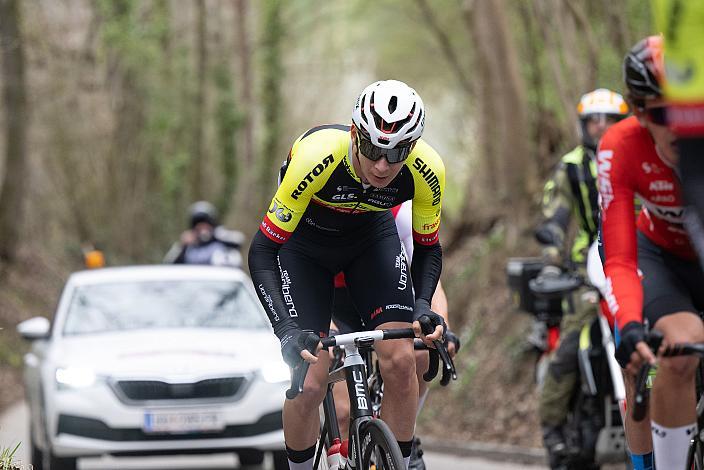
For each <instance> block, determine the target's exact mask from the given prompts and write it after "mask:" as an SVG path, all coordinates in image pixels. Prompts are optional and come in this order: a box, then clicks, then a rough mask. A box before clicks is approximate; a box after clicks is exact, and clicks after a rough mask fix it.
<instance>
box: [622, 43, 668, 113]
mask: <svg viewBox="0 0 704 470" xmlns="http://www.w3.org/2000/svg"><path fill="white" fill-rule="evenodd" d="M663 67H664V66H663V47H662V36H648V37H647V38H645V39H643V40H641V41H639V42H638V44H636V45H635V46H633V47H632V48H631V50H630V51H629V52H628V54H627V55H626V57H625V59H624V60H623V79H624V81H625V82H626V87H627V88H628V96H629V98H630V99H631V100H632V101H634V102H635V103H636V104H638V105H639V106H642V102H643V101H644V100H647V99H654V98H660V97H661V96H662V88H661V87H660V77H662V72H663Z"/></svg>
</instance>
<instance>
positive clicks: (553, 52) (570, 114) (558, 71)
mask: <svg viewBox="0 0 704 470" xmlns="http://www.w3.org/2000/svg"><path fill="white" fill-rule="evenodd" d="M531 5H532V6H533V14H534V15H535V17H536V20H537V23H538V24H542V25H548V24H551V22H552V9H551V7H550V5H549V4H547V3H546V2H542V1H540V0H533V1H532V2H531ZM541 30H542V33H543V41H545V48H544V50H545V53H546V54H547V56H548V57H547V58H548V63H549V65H550V71H551V72H552V76H553V83H554V85H555V88H556V90H557V95H558V97H559V99H560V102H561V103H562V109H564V110H565V112H566V113H567V115H566V117H565V119H564V122H563V123H562V124H563V127H564V128H565V129H568V130H569V137H570V139H571V140H574V139H576V138H577V131H576V129H575V126H574V125H572V123H573V122H574V121H575V119H576V118H577V115H576V111H575V109H576V108H575V105H574V102H575V99H576V98H575V96H573V95H574V94H575V93H573V92H572V91H571V90H570V87H569V86H568V84H567V83H566V82H567V80H565V73H564V69H563V67H562V64H561V63H560V55H561V54H560V49H561V46H560V44H558V41H557V40H556V39H555V37H554V35H552V34H551V31H550V29H549V28H547V27H542V28H541ZM570 79H572V77H570Z"/></svg>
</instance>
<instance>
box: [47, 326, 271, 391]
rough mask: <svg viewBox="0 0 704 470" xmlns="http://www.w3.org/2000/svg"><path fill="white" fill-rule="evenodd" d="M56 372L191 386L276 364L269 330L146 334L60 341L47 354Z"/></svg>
mask: <svg viewBox="0 0 704 470" xmlns="http://www.w3.org/2000/svg"><path fill="white" fill-rule="evenodd" d="M51 359H52V360H51V362H52V363H53V364H54V365H56V366H58V367H85V368H90V369H91V370H92V371H93V372H95V373H97V374H99V375H104V376H109V377H114V378H120V377H130V378H145V379H146V378H151V379H159V378H161V379H165V380H169V381H181V380H183V381H193V380H200V379H201V378H207V377H213V376H227V375H232V374H237V375H239V374H248V373H251V372H254V371H256V370H259V369H261V368H262V367H264V366H266V365H268V364H277V363H281V362H282V359H281V353H280V350H279V344H278V341H277V340H276V337H275V336H274V335H273V333H271V331H269V330H231V329H230V330H224V329H216V330H210V329H185V328H184V329H178V330H145V331H131V332H119V333H104V334H96V335H85V336H74V337H64V338H62V339H61V340H60V341H58V342H56V343H55V344H54V345H53V347H52V351H51Z"/></svg>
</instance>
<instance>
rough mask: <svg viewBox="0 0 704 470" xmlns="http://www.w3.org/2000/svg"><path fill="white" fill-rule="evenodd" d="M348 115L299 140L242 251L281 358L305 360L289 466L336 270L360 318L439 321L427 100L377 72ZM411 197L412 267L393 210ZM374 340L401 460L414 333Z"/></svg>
mask: <svg viewBox="0 0 704 470" xmlns="http://www.w3.org/2000/svg"><path fill="white" fill-rule="evenodd" d="M352 121H353V125H352V126H350V127H347V126H341V125H327V126H320V127H316V128H314V129H311V130H310V131H308V132H306V133H304V134H303V135H302V136H301V137H299V138H298V139H297V140H296V142H295V143H294V145H293V147H292V148H291V152H290V154H289V157H288V160H287V162H286V164H285V165H284V168H282V171H281V175H280V176H281V182H280V185H279V188H278V190H277V191H276V194H275V195H274V197H273V200H272V202H271V205H270V206H269V210H268V212H267V214H266V215H265V217H264V220H263V221H262V223H261V225H260V230H259V231H258V232H257V233H256V234H255V236H254V238H253V241H252V246H251V248H250V253H249V267H250V272H251V275H252V280H253V282H254V285H255V288H256V291H257V294H258V295H259V299H260V301H261V302H262V305H263V306H264V308H265V310H266V311H267V314H268V315H269V318H270V320H271V323H272V326H273V327H274V332H275V333H276V335H277V336H278V337H279V339H280V340H281V350H282V354H283V357H284V359H285V360H286V361H287V363H288V364H289V365H290V366H291V367H297V366H298V365H299V364H300V363H301V361H303V360H306V361H308V362H310V363H312V365H311V367H310V370H309V371H308V375H307V378H306V384H305V387H304V392H303V393H302V394H301V395H299V396H298V397H297V398H296V399H294V400H287V401H286V403H285V404H284V413H283V416H284V435H285V439H286V448H287V453H288V456H289V466H290V467H291V468H292V469H293V470H303V469H306V470H308V469H311V468H312V464H313V453H314V449H315V443H316V440H317V433H318V429H319V421H318V420H319V416H318V405H319V404H320V403H321V402H322V399H323V397H324V395H325V391H326V384H327V372H328V364H329V358H328V354H327V351H319V352H318V354H317V357H316V355H315V353H316V351H317V347H318V339H319V337H320V336H324V335H326V334H327V333H328V329H329V325H330V316H331V312H332V303H333V295H334V277H335V275H336V274H337V273H338V272H343V273H344V274H345V278H346V281H347V287H348V290H349V293H350V296H351V298H352V301H353V303H354V305H355V307H356V309H357V311H358V312H359V314H360V316H361V317H362V320H363V323H364V325H365V327H366V328H369V329H375V328H403V327H409V326H410V325H411V324H413V327H414V329H416V332H417V333H418V334H421V331H420V323H419V322H418V321H415V322H414V321H413V319H414V318H418V319H420V320H421V321H423V322H428V323H430V324H431V325H432V326H434V328H435V330H434V331H433V333H432V334H429V335H428V336H424V335H421V336H423V337H424V339H425V340H426V342H428V343H431V342H432V340H433V339H441V338H442V336H443V335H444V330H445V325H444V322H443V320H442V318H441V317H440V316H439V315H437V314H436V313H434V312H432V311H431V310H430V301H431V298H432V296H433V293H434V292H435V287H436V285H437V282H438V279H439V277H440V271H441V269H442V251H441V248H440V244H439V241H438V229H439V227H440V214H441V207H442V198H443V192H444V185H445V169H444V166H443V163H442V160H441V159H440V157H439V156H438V154H437V153H436V152H435V150H433V148H432V147H430V145H428V144H427V143H425V142H424V141H422V140H421V139H420V136H421V134H422V132H423V127H424V124H425V111H424V107H423V102H422V100H421V99H420V97H419V96H418V95H417V94H416V92H415V91H414V90H413V89H412V88H410V87H408V85H406V84H405V83H402V82H399V81H395V80H387V81H381V82H376V83H373V84H372V85H370V86H368V87H367V88H365V89H364V91H363V92H362V94H361V95H360V97H359V98H358V100H357V102H356V105H355V107H354V111H353V116H352ZM406 200H412V201H413V211H412V225H413V238H414V251H415V253H414V257H413V262H412V264H411V269H410V273H408V272H406V264H405V262H404V263H401V262H400V260H401V259H402V257H403V256H404V254H403V251H402V248H401V242H400V240H399V237H398V233H397V231H396V226H395V223H394V218H393V216H392V214H391V212H390V210H389V209H390V208H392V207H394V206H396V205H398V204H400V203H402V202H403V201H406ZM409 281H412V284H411V282H409ZM411 286H412V287H411ZM376 352H377V355H378V357H379V363H380V366H381V370H382V374H383V375H384V386H385V393H384V402H383V404H382V409H383V410H384V411H383V418H384V420H385V421H386V422H387V423H388V424H389V427H390V428H391V430H392V431H393V432H394V434H395V436H396V439H397V440H398V441H399V447H400V448H401V452H402V454H403V456H404V457H405V458H406V465H408V457H409V455H410V453H411V445H412V439H413V431H414V426H415V415H416V408H417V402H418V381H417V380H416V378H415V359H414V354H413V343H412V341H410V340H399V341H394V342H392V344H383V343H382V344H379V345H377V346H376Z"/></svg>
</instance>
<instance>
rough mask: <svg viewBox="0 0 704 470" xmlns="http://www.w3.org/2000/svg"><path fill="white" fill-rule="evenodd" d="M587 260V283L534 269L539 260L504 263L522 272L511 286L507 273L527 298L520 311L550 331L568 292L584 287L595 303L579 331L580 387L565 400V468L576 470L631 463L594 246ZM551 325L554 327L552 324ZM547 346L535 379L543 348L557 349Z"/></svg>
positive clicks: (544, 362) (621, 390)
mask: <svg viewBox="0 0 704 470" xmlns="http://www.w3.org/2000/svg"><path fill="white" fill-rule="evenodd" d="M516 260H521V263H520V265H521V266H522V269H518V266H517V263H516ZM526 260H529V261H528V262H526ZM587 260H588V261H587V279H584V278H582V277H581V276H579V275H576V274H575V273H569V272H567V273H559V274H557V273H555V272H549V270H548V272H546V270H545V269H543V267H542V266H541V267H540V268H538V265H539V264H542V261H540V263H538V261H539V259H537V258H532V259H530V258H529V259H526V258H522V259H513V260H509V264H510V263H511V262H513V263H514V265H513V270H512V271H511V270H509V273H511V272H513V273H518V272H520V273H522V276H520V277H516V275H515V274H514V276H513V282H512V283H511V279H512V278H511V276H510V275H509V283H510V284H511V285H512V286H520V289H515V291H516V292H517V295H518V296H519V297H520V295H521V294H522V295H524V296H526V297H527V298H525V299H523V298H521V300H520V301H519V302H518V304H519V307H521V308H522V309H524V311H528V312H530V313H533V314H534V315H535V316H536V321H543V322H545V324H546V327H547V328H548V331H550V330H549V328H551V327H552V328H557V329H558V332H559V320H557V319H558V317H559V318H560V319H561V314H562V313H563V308H569V306H570V301H571V297H572V294H573V293H574V292H575V291H576V290H577V289H579V288H581V287H583V286H588V287H589V288H590V289H587V290H585V289H582V291H580V293H579V295H585V296H591V297H592V298H591V299H589V300H590V301H593V302H594V303H599V307H600V308H598V312H599V313H598V315H597V317H596V318H595V319H594V320H593V321H592V322H590V323H589V324H587V325H585V326H584V327H583V328H582V330H581V332H580V337H579V349H578V353H577V358H578V363H579V383H578V386H576V387H575V390H574V393H573V396H572V399H571V401H570V409H569V413H568V418H567V423H566V425H565V426H564V435H565V439H566V442H567V448H568V455H567V456H566V458H565V460H564V468H565V469H575V470H577V469H579V470H582V469H585V470H595V469H598V468H600V466H601V465H603V464H607V463H626V464H627V465H630V459H629V458H628V455H627V453H626V438H625V433H624V429H623V420H624V416H625V408H626V389H625V385H624V382H623V376H622V374H621V368H620V367H619V365H618V363H617V362H616V359H615V356H614V352H615V344H614V339H613V335H612V333H611V331H612V330H611V324H610V319H609V314H608V309H607V308H606V305H605V304H604V302H603V289H604V287H605V285H606V280H605V276H604V273H603V269H602V266H601V261H600V258H599V255H598V250H597V247H596V244H595V245H593V246H592V247H591V249H590V251H589V255H588V258H587ZM519 279H520V281H521V282H520V283H519V282H518V280H519ZM558 306H559V308H558ZM549 314H551V315H552V316H550V315H549ZM546 319H547V320H546ZM555 323H557V326H554V325H555ZM558 336H559V334H558ZM549 338H550V336H548V339H549ZM547 344H548V348H546V349H545V350H544V351H543V352H542V355H541V358H540V360H539V363H538V367H537V368H536V377H537V378H538V379H540V378H541V377H544V373H545V371H546V370H547V364H548V360H547V357H546V356H547V355H548V354H549V352H548V349H549V348H553V349H554V347H556V345H555V346H552V345H551V344H550V343H549V342H548V343H547ZM543 369H544V370H543ZM541 374H542V376H541ZM538 383H539V384H540V383H542V382H541V381H538ZM629 468H630V467H629Z"/></svg>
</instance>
